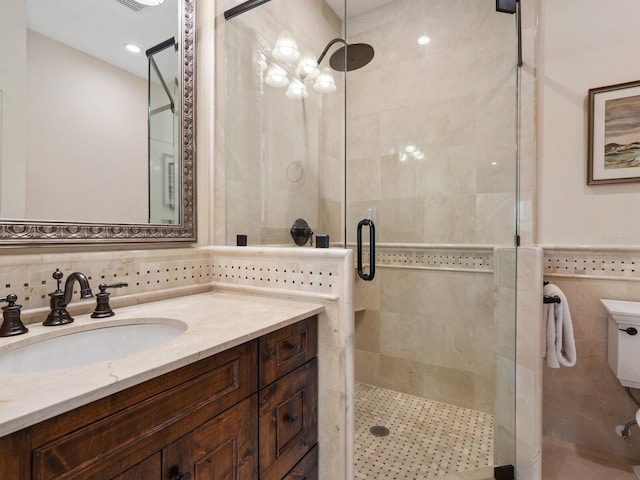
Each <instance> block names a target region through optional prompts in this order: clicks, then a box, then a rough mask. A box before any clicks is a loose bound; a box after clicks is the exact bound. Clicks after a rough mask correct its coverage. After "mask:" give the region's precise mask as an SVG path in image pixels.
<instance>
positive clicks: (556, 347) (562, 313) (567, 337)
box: [543, 283, 576, 368]
mask: <svg viewBox="0 0 640 480" xmlns="http://www.w3.org/2000/svg"><path fill="white" fill-rule="evenodd" d="M543 292H544V294H545V295H550V296H552V297H553V296H556V295H557V296H558V297H560V303H545V304H544V321H545V325H546V330H547V331H546V335H545V349H544V356H545V357H546V359H547V366H548V367H551V368H560V366H561V365H562V366H563V367H573V366H574V365H575V364H576V342H575V339H574V338H573V324H572V323H571V314H570V313H569V303H568V302H567V297H565V296H564V293H562V290H560V289H559V288H558V287H557V286H556V285H554V284H552V283H548V284H547V285H545V286H544V289H543Z"/></svg>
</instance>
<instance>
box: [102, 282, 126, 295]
mask: <svg viewBox="0 0 640 480" xmlns="http://www.w3.org/2000/svg"><path fill="white" fill-rule="evenodd" d="M128 286H129V284H128V283H127V282H118V283H114V284H111V285H107V284H106V283H101V284H100V285H98V290H100V293H106V290H107V288H122V287H128ZM107 295H108V293H107Z"/></svg>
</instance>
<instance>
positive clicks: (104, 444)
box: [0, 293, 323, 480]
mask: <svg viewBox="0 0 640 480" xmlns="http://www.w3.org/2000/svg"><path fill="white" fill-rule="evenodd" d="M185 303H187V304H188V307H189V308H187V309H184V310H183V314H182V316H181V318H180V320H182V321H185V323H187V325H188V327H187V330H186V331H185V333H184V334H182V335H180V336H179V337H177V338H176V339H174V340H172V341H169V342H167V343H166V344H163V345H161V346H158V347H154V348H152V349H150V350H146V351H143V352H139V353H136V354H133V355H129V356H127V357H125V358H120V359H116V360H113V361H110V362H102V363H99V364H96V365H87V366H84V367H79V368H76V369H66V370H57V371H49V372H47V371H43V372H34V373H25V374H3V375H0V381H3V388H2V393H1V394H0V402H2V403H3V404H4V405H7V406H8V408H7V409H6V410H5V409H4V408H3V409H1V410H2V412H1V413H0V417H4V418H0V435H3V436H2V437H1V438H0V452H2V455H1V457H0V478H3V479H20V480H22V479H27V478H33V479H38V480H45V479H53V478H91V479H103V478H104V479H119V480H127V479H132V480H133V479H136V480H140V479H142V480H145V479H180V478H182V479H184V480H186V479H187V478H192V479H198V478H206V479H217V478H220V479H223V478H239V479H256V478H260V479H269V480H271V479H283V478H287V479H294V478H308V479H312V478H317V468H318V447H317V444H316V442H317V439H318V361H317V358H316V355H317V352H318V346H317V345H318V341H317V339H318V334H317V331H318V316H317V314H318V313H320V312H321V311H322V309H323V307H322V306H320V305H314V304H305V303H298V302H289V301H285V300H275V299H267V298H263V299H256V298H255V297H248V296H243V295H234V294H220V293H217V294H216V293H209V294H203V295H195V296H192V297H183V298H179V299H174V300H168V301H163V302H155V303H153V304H148V305H141V306H138V307H130V308H126V309H122V311H121V314H120V315H119V317H120V318H119V319H118V321H119V322H122V323H126V322H127V321H134V320H135V321H140V319H141V318H145V319H151V318H157V315H159V314H160V312H162V317H169V318H176V317H178V315H177V310H176V309H177V308H180V306H181V304H182V305H184V304H185ZM212 307H215V308H214V309H212ZM234 309H235V310H236V314H235V322H234V321H233V320H234V315H228V314H229V313H230V312H231V311H232V310H234ZM184 312H189V313H188V314H185V313H184ZM77 323H78V325H79V327H80V328H89V326H91V324H90V323H89V321H88V320H86V319H85V318H84V317H83V318H78V319H77ZM94 326H95V324H94ZM60 328H64V327H60ZM76 328H78V326H76ZM34 330H36V332H35V334H36V336H37V334H38V333H40V332H38V330H39V329H38V328H34ZM50 331H51V330H49V331H45V333H49V332H50ZM3 347H4V349H7V347H6V345H0V353H1V352H2V348H3ZM152 364H153V365H154V366H152ZM105 375H106V376H105ZM93 376H95V378H94V379H93V380H92V379H91V377H93ZM12 377H16V378H13V380H12ZM107 377H108V378H110V380H108V378H107ZM47 378H48V381H45V379H47ZM38 380H40V383H38ZM12 381H13V385H9V386H10V387H13V388H9V389H7V388H6V387H7V386H8V383H9V384H11V382H12ZM56 383H57V384H58V388H52V386H53V384H56ZM64 397H66V400H63V398H64ZM19 411H22V413H21V414H19V413H18V412H19ZM11 412H13V413H11ZM230 475H231V477H230Z"/></svg>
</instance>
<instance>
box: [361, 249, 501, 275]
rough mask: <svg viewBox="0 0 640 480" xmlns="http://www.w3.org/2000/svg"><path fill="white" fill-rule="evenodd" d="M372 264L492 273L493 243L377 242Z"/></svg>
mask: <svg viewBox="0 0 640 480" xmlns="http://www.w3.org/2000/svg"><path fill="white" fill-rule="evenodd" d="M354 250H355V249H354ZM363 255H364V258H365V259H367V258H368V257H369V250H368V248H364V249H363ZM354 258H355V253H354ZM365 262H366V260H365ZM376 266H377V267H399V268H417V269H429V270H447V271H463V272H468V271H477V272H483V273H493V271H494V247H485V246H479V247H467V246H464V247H462V246H461V247H457V246H447V247H441V246H432V245H411V246H408V245H385V244H379V245H376Z"/></svg>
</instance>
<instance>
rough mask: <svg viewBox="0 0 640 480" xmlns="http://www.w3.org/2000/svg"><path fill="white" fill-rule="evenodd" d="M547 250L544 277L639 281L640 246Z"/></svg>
mask: <svg viewBox="0 0 640 480" xmlns="http://www.w3.org/2000/svg"><path fill="white" fill-rule="evenodd" d="M543 249H544V264H543V274H544V275H545V276H563V277H565V276H571V277H580V278H600V279H601V278H607V279H621V280H634V281H636V280H637V281H640V250H638V249H629V250H624V249H617V248H616V249H611V250H604V249H585V248H582V249H578V248H576V249H570V248H549V247H543Z"/></svg>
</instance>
